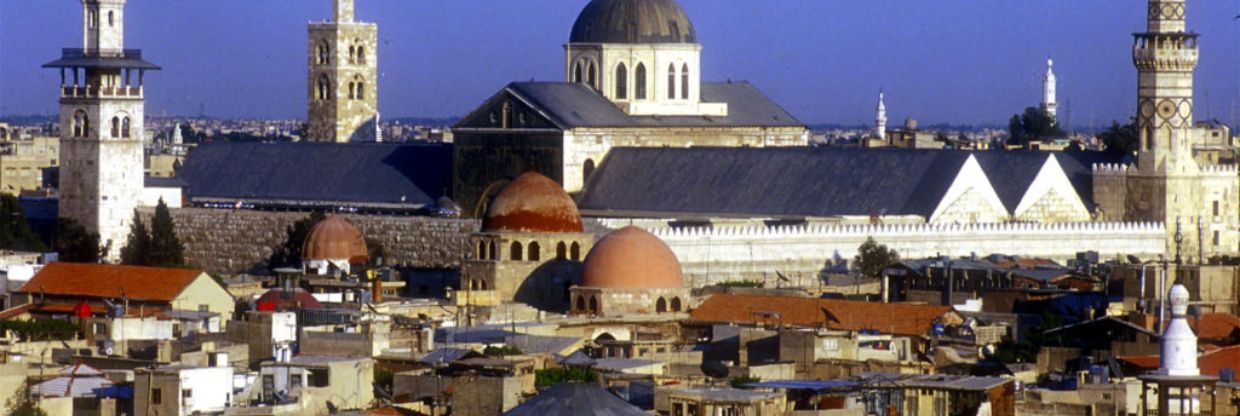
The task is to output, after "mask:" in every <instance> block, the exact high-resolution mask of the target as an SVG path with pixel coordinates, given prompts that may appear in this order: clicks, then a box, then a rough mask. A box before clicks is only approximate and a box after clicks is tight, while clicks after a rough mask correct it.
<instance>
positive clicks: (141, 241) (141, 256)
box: [121, 201, 162, 266]
mask: <svg viewBox="0 0 1240 416" xmlns="http://www.w3.org/2000/svg"><path fill="white" fill-rule="evenodd" d="M161 202H162V201H161ZM150 250H151V234H150V233H149V232H147V231H146V225H145V224H143V223H142V216H141V215H138V211H137V210H134V212H133V224H130V225H129V240H128V241H126V242H125V247H122V248H121V264H128V265H130V266H147V265H149V264H150V263H148V262H147V259H148V256H149V255H150Z"/></svg>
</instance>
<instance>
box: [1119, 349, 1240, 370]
mask: <svg viewBox="0 0 1240 416" xmlns="http://www.w3.org/2000/svg"><path fill="white" fill-rule="evenodd" d="M1119 359H1120V361H1124V362H1127V363H1128V364H1129V365H1132V366H1134V367H1137V368H1140V369H1143V370H1157V369H1158V366H1159V365H1160V363H1159V360H1158V356H1157V355H1142V356H1131V357H1119ZM1197 367H1198V368H1200V369H1201V374H1202V375H1206V376H1215V377H1218V373H1219V370H1222V369H1224V368H1230V369H1233V370H1240V345H1233V346H1230V347H1227V348H1220V349H1216V350H1213V351H1207V352H1206V353H1205V354H1202V355H1201V356H1199V357H1198V358H1197Z"/></svg>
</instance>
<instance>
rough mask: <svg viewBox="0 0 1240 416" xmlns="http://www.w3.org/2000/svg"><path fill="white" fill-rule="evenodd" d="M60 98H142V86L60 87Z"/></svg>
mask: <svg viewBox="0 0 1240 416" xmlns="http://www.w3.org/2000/svg"><path fill="white" fill-rule="evenodd" d="M60 98H142V86H127V87H93V86H89V85H63V86H61V87H60Z"/></svg>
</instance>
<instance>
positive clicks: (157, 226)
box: [146, 198, 185, 267]
mask: <svg viewBox="0 0 1240 416" xmlns="http://www.w3.org/2000/svg"><path fill="white" fill-rule="evenodd" d="M146 260H147V261H146V263H147V265H150V266H156V267H182V266H184V265H185V246H184V245H182V244H181V240H180V239H179V238H177V230H176V224H175V223H173V222H172V213H171V212H170V211H168V205H167V204H164V200H163V199H162V198H161V199H160V200H159V204H158V205H155V216H154V217H153V218H151V242H150V250H148V251H147V256H146Z"/></svg>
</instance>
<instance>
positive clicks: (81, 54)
mask: <svg viewBox="0 0 1240 416" xmlns="http://www.w3.org/2000/svg"><path fill="white" fill-rule="evenodd" d="M60 51H61V57H62V58H65V59H77V58H122V59H142V50H141V49H90V50H88V49H83V48H62V49H61V50H60Z"/></svg>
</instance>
